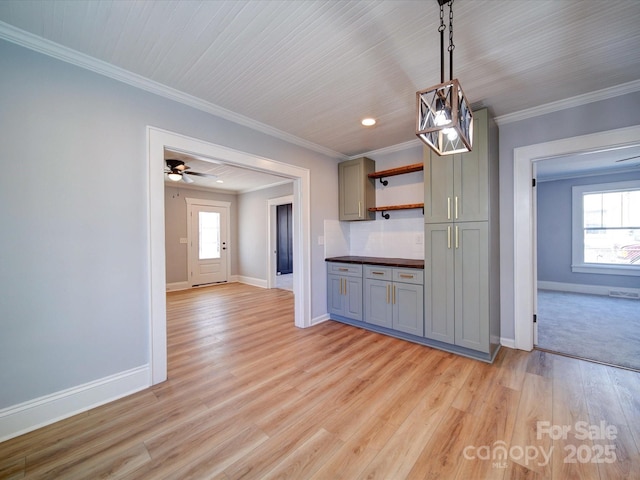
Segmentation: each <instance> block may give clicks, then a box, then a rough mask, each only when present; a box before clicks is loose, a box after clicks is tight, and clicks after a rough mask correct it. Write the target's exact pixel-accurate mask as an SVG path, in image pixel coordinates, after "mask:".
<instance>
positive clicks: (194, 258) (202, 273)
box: [185, 198, 231, 287]
mask: <svg viewBox="0 0 640 480" xmlns="http://www.w3.org/2000/svg"><path fill="white" fill-rule="evenodd" d="M185 201H186V203H187V265H188V268H189V272H188V274H189V283H190V284H191V286H192V287H193V286H196V285H205V284H208V283H220V282H226V281H227V280H228V279H229V274H230V262H229V249H230V245H229V230H230V218H229V207H230V205H231V203H230V202H218V201H214V200H202V199H197V198H185ZM208 214H211V215H212V216H214V217H216V218H217V222H218V232H219V236H218V238H217V243H218V244H217V246H216V248H215V252H211V254H206V252H205V255H202V248H201V247H202V245H201V244H200V236H201V235H200V226H201V221H200V220H199V218H200V217H201V216H203V215H208ZM202 257H204V258H202Z"/></svg>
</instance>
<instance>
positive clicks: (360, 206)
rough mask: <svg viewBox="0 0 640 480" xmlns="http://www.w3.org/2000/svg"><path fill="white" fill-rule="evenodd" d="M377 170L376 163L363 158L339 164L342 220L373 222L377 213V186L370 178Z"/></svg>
mask: <svg viewBox="0 0 640 480" xmlns="http://www.w3.org/2000/svg"><path fill="white" fill-rule="evenodd" d="M374 170H375V162H374V161H373V160H370V159H368V158H365V157H362V158H357V159H355V160H348V161H346V162H341V163H339V164H338V184H339V192H338V195H339V199H338V204H339V218H340V220H372V219H374V218H375V212H373V213H372V212H369V211H368V208H369V207H375V184H374V181H373V180H372V179H370V178H368V176H367V175H368V174H369V173H373V171H374Z"/></svg>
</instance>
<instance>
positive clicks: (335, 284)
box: [327, 275, 345, 315]
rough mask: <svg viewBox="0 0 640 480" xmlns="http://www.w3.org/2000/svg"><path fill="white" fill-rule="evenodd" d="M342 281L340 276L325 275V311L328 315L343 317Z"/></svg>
mask: <svg viewBox="0 0 640 480" xmlns="http://www.w3.org/2000/svg"><path fill="white" fill-rule="evenodd" d="M344 279H345V277H342V276H340V275H327V310H328V311H329V313H330V314H332V313H333V314H335V315H344V307H345V296H344V294H343V292H344V288H345V287H344V282H345V280H344Z"/></svg>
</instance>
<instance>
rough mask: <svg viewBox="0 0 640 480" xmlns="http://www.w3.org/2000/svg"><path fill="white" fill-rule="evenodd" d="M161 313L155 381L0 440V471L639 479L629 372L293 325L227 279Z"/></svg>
mask: <svg viewBox="0 0 640 480" xmlns="http://www.w3.org/2000/svg"><path fill="white" fill-rule="evenodd" d="M167 311H168V345H169V347H168V355H169V380H168V381H167V382H165V383H163V384H160V385H157V386H154V387H153V388H150V389H148V390H145V391H143V392H140V393H137V394H135V395H131V396H129V397H127V398H124V399H121V400H119V401H116V402H113V403H110V404H108V405H104V406H102V407H99V408H96V409H94V410H91V411H89V412H86V413H83V414H80V415H76V416H74V417H72V418H69V419H66V420H63V421H61V422H58V423H56V424H53V425H50V426H48V427H45V428H42V429H40V430H37V431H34V432H31V433H28V434H26V435H23V436H21V437H18V438H15V439H12V440H9V441H7V442H4V443H2V444H0V478H3V479H4V478H23V476H24V477H26V478H57V479H58V478H60V479H65V480H66V479H75V478H79V479H95V478H105V477H114V478H124V479H142V478H144V479H157V478H173V479H190V478H193V479H204V478H206V479H239V478H247V479H248V478H259V479H270V478H292V479H317V480H324V479H365V478H371V479H373V478H375V479H393V480H399V479H421V480H422V479H429V478H433V479H460V480H466V479H514V478H553V479H568V478H584V479H619V478H635V479H637V478H640V453H639V447H640V374H638V373H636V372H631V371H627V370H620V369H615V368H611V367H607V366H603V365H599V364H593V363H588V362H585V361H580V360H576V359H571V358H566V357H562V356H555V355H551V354H548V353H543V352H540V351H533V352H531V353H527V352H522V351H516V350H510V349H506V348H503V349H502V350H501V352H500V353H499V355H498V357H497V359H496V361H495V362H494V364H492V365H488V364H485V363H482V362H478V361H475V360H470V359H466V358H463V357H459V356H455V355H451V354H448V353H444V352H440V351H438V350H433V349H430V348H427V347H423V346H419V345H415V344H412V343H407V342H404V341H401V340H397V339H393V338H390V337H385V336H382V335H378V334H375V333H371V332H367V331H365V330H361V329H358V328H354V327H351V326H347V325H342V324H340V323H336V322H333V321H328V322H325V323H322V324H320V325H317V326H315V327H312V328H308V329H298V328H296V327H295V326H294V325H293V295H292V293H291V292H288V291H284V290H276V289H274V290H263V289H259V288H255V287H250V286H246V285H240V284H229V285H220V286H215V287H208V288H199V289H194V290H190V291H184V292H174V293H170V294H168V299H167ZM539 422H546V423H543V424H539ZM578 422H584V423H578ZM543 425H544V426H547V427H549V429H551V433H553V434H554V435H553V436H554V437H557V438H555V439H554V438H551V437H552V435H550V434H548V433H546V432H547V430H545V429H543V428H542V426H543ZM562 426H569V427H570V431H568V432H567V434H566V435H561V434H560V433H561V431H560V429H561V428H562ZM583 426H586V427H591V426H593V427H592V428H593V431H592V432H590V433H591V436H597V437H599V438H583V437H585V435H584V432H583V431H582V430H583V429H582V428H581V427H583ZM596 426H597V428H596ZM576 427H577V428H576ZM602 427H604V429H605V431H604V432H601V431H600V430H599V429H600V428H602ZM607 428H608V431H607V430H606V429H607ZM612 428H615V430H616V432H615V434H614V433H612V431H611V429H612ZM556 433H558V435H555V434H556ZM601 437H605V438H601ZM612 437H615V438H612ZM501 447H502V448H503V449H506V452H507V454H506V458H505V457H496V454H498V453H501V452H502V451H503V450H501V449H500V448H501ZM550 451H551V453H549V452H550ZM611 452H614V454H615V461H611V462H605V461H604V460H613V456H612V453H611ZM543 454H544V455H546V456H547V457H549V461H548V462H545V457H544V456H543ZM534 456H535V458H534ZM492 457H495V458H492ZM589 460H590V461H589ZM599 460H603V462H602V463H597V462H598V461H599ZM572 461H573V463H572Z"/></svg>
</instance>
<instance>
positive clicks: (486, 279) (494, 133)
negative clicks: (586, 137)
mask: <svg viewBox="0 0 640 480" xmlns="http://www.w3.org/2000/svg"><path fill="white" fill-rule="evenodd" d="M424 187H425V196H424V221H425V242H424V243H425V267H424V289H425V313H424V314H425V319H424V321H425V330H424V336H425V337H426V338H428V339H431V340H433V341H435V342H436V344H435V346H440V347H442V348H444V349H447V350H450V351H453V352H457V353H461V354H465V355H468V356H473V357H475V358H479V359H482V360H487V361H491V360H493V358H494V357H495V354H496V353H497V351H498V349H499V345H500V296H499V295H500V285H499V283H500V276H499V211H498V208H499V207H498V188H499V185H498V129H497V126H496V125H495V123H494V122H493V120H492V119H491V118H490V117H489V115H488V112H487V110H486V109H483V110H479V111H476V112H474V132H473V150H472V151H471V152H468V153H464V154H456V155H449V156H443V157H439V156H438V155H436V154H435V153H433V152H432V151H431V150H430V149H428V148H425V149H424Z"/></svg>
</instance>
